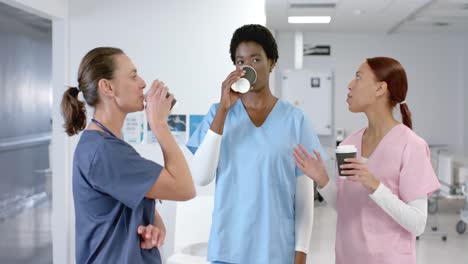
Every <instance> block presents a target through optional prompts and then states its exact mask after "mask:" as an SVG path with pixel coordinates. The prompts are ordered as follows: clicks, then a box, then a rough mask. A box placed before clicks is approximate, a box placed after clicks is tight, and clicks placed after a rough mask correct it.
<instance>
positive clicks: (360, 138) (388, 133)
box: [358, 123, 404, 161]
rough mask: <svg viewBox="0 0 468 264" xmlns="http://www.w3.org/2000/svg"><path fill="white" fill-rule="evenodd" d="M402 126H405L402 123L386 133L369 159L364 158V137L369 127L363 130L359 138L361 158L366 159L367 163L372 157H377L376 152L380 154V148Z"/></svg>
mask: <svg viewBox="0 0 468 264" xmlns="http://www.w3.org/2000/svg"><path fill="white" fill-rule="evenodd" d="M401 126H404V125H403V124H401V123H400V124H398V125H396V126H394V127H392V128H391V129H390V130H389V131H388V132H387V133H385V135H384V136H383V138H382V139H381V140H380V141H379V143H377V146H376V147H375V148H374V150H373V151H372V153H371V154H370V155H369V156H368V157H363V156H362V137H363V136H364V132H366V130H367V127H366V128H363V129H362V130H361V133H360V134H361V135H360V137H359V144H358V148H359V156H360V157H363V158H366V159H367V161H369V160H371V159H372V157H373V156H375V155H374V154H375V153H376V152H378V151H379V149H380V148H381V147H380V146H381V145H383V144H384V143H383V142H384V141H386V140H387V138H389V137H390V136H391V135H392V134H393V133H394V131H395V130H397V128H399V127H401Z"/></svg>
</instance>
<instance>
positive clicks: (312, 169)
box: [293, 144, 329, 188]
mask: <svg viewBox="0 0 468 264" xmlns="http://www.w3.org/2000/svg"><path fill="white" fill-rule="evenodd" d="M314 154H315V157H317V158H314V157H313V156H312V155H310V153H309V152H308V151H307V150H306V149H305V148H304V147H303V146H302V145H301V144H299V145H297V146H296V147H294V153H293V155H294V158H295V160H296V166H297V167H298V168H299V169H300V170H301V171H302V172H303V173H304V174H305V175H306V176H307V177H309V178H311V179H312V180H314V181H315V182H316V183H317V185H318V186H319V188H323V187H324V186H325V185H327V183H328V181H329V178H328V174H327V170H326V168H325V163H324V162H323V159H322V156H321V155H320V152H318V151H317V150H315V149H314Z"/></svg>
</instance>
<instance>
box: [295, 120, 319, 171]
mask: <svg viewBox="0 0 468 264" xmlns="http://www.w3.org/2000/svg"><path fill="white" fill-rule="evenodd" d="M300 126H301V128H300V131H301V134H300V142H299V143H300V144H301V145H302V146H304V148H305V149H306V150H307V151H308V152H309V153H310V154H311V155H312V156H314V157H315V154H314V152H313V150H317V151H318V152H320V155H321V156H322V159H323V160H326V159H327V154H326V152H325V151H324V149H323V147H322V144H320V141H319V139H318V136H317V133H315V130H314V128H313V126H312V123H311V121H310V119H309V118H308V116H307V115H306V114H305V113H303V116H302V121H301V122H300ZM295 173H296V177H297V176H300V175H304V173H303V172H302V171H301V170H300V169H299V168H297V167H296V172H295Z"/></svg>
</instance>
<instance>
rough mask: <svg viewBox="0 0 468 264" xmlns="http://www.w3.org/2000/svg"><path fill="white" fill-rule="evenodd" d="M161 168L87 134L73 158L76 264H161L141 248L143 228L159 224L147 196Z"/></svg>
mask: <svg viewBox="0 0 468 264" xmlns="http://www.w3.org/2000/svg"><path fill="white" fill-rule="evenodd" d="M161 171H162V167H161V166H160V165H158V164H156V163H154V162H152V161H150V160H146V159H144V158H142V157H141V156H140V155H139V154H138V153H137V152H136V151H135V149H133V148H132V147H131V146H130V145H129V144H127V143H126V142H124V141H122V140H120V139H118V138H115V137H113V136H110V135H108V134H106V133H103V132H100V131H96V130H85V131H84V132H83V133H82V135H81V138H80V140H79V142H78V145H77V147H76V150H75V155H74V158H73V199H74V202H75V231H76V232H75V237H76V245H75V247H76V248H75V249H76V263H77V264H78V263H79V264H82V263H122V264H123V263H132V264H138V263H152V264H159V263H161V257H160V254H159V250H158V249H157V248H153V249H151V250H144V249H141V248H140V236H139V235H138V234H137V228H138V226H139V225H145V226H146V225H148V224H153V223H154V213H155V204H154V200H152V199H147V198H145V197H144V195H145V194H146V193H147V192H148V191H149V189H150V188H151V186H153V184H154V183H155V181H156V180H157V179H158V177H159V174H160V173H161Z"/></svg>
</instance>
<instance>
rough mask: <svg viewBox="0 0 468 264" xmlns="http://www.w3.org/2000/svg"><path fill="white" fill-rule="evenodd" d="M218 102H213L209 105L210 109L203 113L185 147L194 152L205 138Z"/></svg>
mask: <svg viewBox="0 0 468 264" xmlns="http://www.w3.org/2000/svg"><path fill="white" fill-rule="evenodd" d="M218 106H219V104H213V105H212V106H211V107H210V110H209V111H208V113H207V114H206V115H205V117H204V118H203V120H202V121H201V122H200V125H199V126H198V128H197V129H196V130H195V131H194V132H193V134H192V136H191V137H190V139H189V140H188V142H187V145H186V146H187V148H188V149H189V150H190V151H191V152H192V154H194V153H195V152H196V151H197V149H198V147H199V146H200V144H201V143H202V141H203V139H204V138H205V135H206V132H208V129H210V127H211V123H212V122H213V119H214V116H215V115H216V111H217V109H218Z"/></svg>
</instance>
